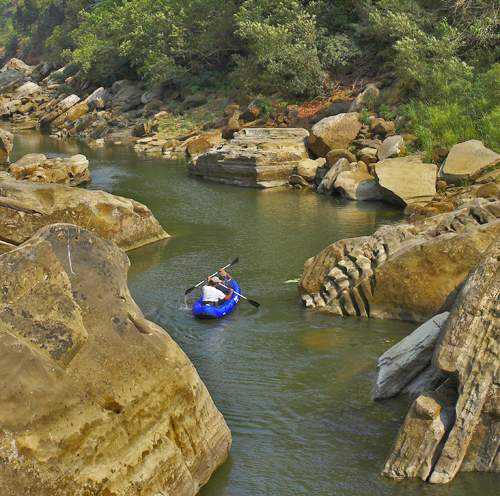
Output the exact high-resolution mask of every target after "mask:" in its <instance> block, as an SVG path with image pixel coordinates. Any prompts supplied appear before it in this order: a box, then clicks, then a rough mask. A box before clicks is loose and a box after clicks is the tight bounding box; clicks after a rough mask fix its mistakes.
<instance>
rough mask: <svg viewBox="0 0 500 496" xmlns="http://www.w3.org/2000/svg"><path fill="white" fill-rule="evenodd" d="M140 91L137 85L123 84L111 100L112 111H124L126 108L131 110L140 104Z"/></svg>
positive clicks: (115, 112)
mask: <svg viewBox="0 0 500 496" xmlns="http://www.w3.org/2000/svg"><path fill="white" fill-rule="evenodd" d="M113 87H114V86H113ZM142 93H143V92H142V90H141V89H140V88H138V87H137V86H134V85H126V86H124V87H123V88H122V89H121V90H120V91H119V92H118V93H117V94H116V95H115V96H114V97H113V99H112V101H111V108H112V111H113V113H114V114H117V113H120V112H126V111H127V110H132V109H134V108H136V107H138V106H139V105H141V98H142Z"/></svg>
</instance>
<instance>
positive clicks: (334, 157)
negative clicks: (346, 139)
mask: <svg viewBox="0 0 500 496" xmlns="http://www.w3.org/2000/svg"><path fill="white" fill-rule="evenodd" d="M341 158H345V159H346V160H347V161H348V162H349V163H352V162H356V157H355V156H354V154H353V153H351V152H350V151H349V150H342V149H340V150H330V151H329V152H328V153H327V154H326V163H327V165H328V167H333V166H334V165H335V164H336V163H337V161H338V160H340V159H341Z"/></svg>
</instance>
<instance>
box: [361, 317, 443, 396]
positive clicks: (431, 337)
mask: <svg viewBox="0 0 500 496" xmlns="http://www.w3.org/2000/svg"><path fill="white" fill-rule="evenodd" d="M449 314H450V313H449V312H444V313H441V314H439V315H436V316H434V317H432V318H431V319H430V320H428V321H427V322H426V323H425V324H422V325H421V326H420V327H418V328H417V329H415V330H414V331H413V332H412V333H411V334H410V335H409V336H406V337H405V338H404V339H403V340H401V341H400V342H399V343H397V344H396V345H394V346H393V347H392V348H390V349H389V350H387V351H386V352H385V353H384V354H383V355H382V356H381V357H380V358H379V359H378V362H377V377H376V379H375V382H374V384H373V387H372V391H371V398H372V400H379V399H382V398H390V397H391V396H395V395H397V394H399V393H400V392H401V391H402V390H403V389H404V388H405V387H406V386H407V385H408V384H410V383H411V382H412V381H413V380H414V379H415V378H416V377H417V376H418V375H419V374H420V373H421V372H422V371H423V370H425V369H427V367H429V365H430V364H431V358H432V354H433V353H434V348H435V347H436V343H437V340H438V338H439V334H440V332H441V329H442V328H443V324H444V322H445V321H446V319H447V318H448V315H449ZM441 376H442V374H441ZM442 377H444V376H442Z"/></svg>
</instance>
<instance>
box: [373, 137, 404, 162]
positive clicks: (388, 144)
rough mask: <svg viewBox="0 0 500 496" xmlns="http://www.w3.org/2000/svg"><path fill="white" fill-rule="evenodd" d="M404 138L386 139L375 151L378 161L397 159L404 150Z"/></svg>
mask: <svg viewBox="0 0 500 496" xmlns="http://www.w3.org/2000/svg"><path fill="white" fill-rule="evenodd" d="M404 142H405V140H404V138H403V137H402V136H399V135H395V136H389V138H386V139H385V140H384V141H383V143H382V144H381V145H380V147H379V148H378V150H377V157H378V159H379V160H385V159H387V158H394V157H398V156H399V155H400V154H401V153H402V152H403V150H404Z"/></svg>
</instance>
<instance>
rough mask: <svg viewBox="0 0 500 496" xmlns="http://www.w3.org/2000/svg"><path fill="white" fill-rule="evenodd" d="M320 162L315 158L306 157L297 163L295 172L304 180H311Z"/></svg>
mask: <svg viewBox="0 0 500 496" xmlns="http://www.w3.org/2000/svg"><path fill="white" fill-rule="evenodd" d="M319 166H320V163H319V162H318V161H317V160H312V159H310V158H306V159H305V160H302V161H301V162H299V164H298V165H297V174H298V175H299V176H301V177H303V178H304V179H305V180H306V181H312V180H313V179H314V178H315V177H316V171H317V170H318V167H319Z"/></svg>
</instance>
